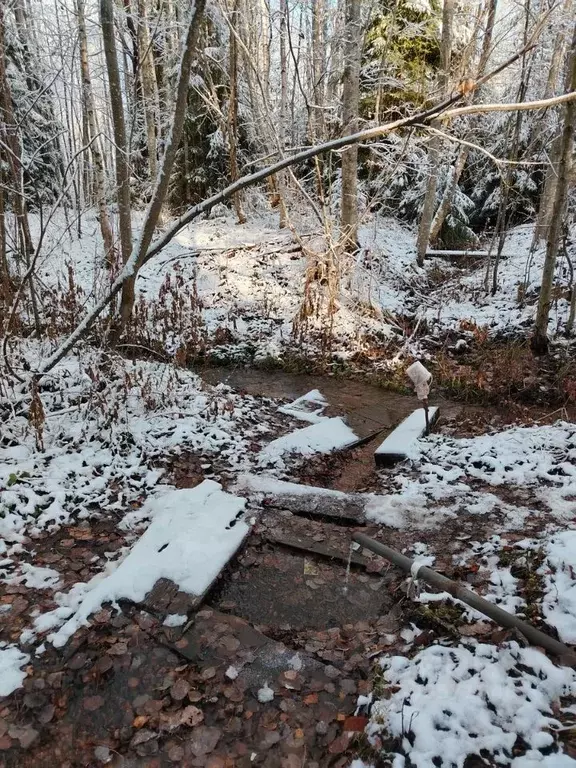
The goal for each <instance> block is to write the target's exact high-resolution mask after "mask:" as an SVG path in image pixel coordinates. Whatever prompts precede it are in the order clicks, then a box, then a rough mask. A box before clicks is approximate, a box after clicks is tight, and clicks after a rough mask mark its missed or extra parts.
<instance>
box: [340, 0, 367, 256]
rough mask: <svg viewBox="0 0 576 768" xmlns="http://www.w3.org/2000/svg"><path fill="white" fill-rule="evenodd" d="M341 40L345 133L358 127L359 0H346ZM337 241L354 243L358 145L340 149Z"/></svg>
mask: <svg viewBox="0 0 576 768" xmlns="http://www.w3.org/2000/svg"><path fill="white" fill-rule="evenodd" d="M345 13H346V28H345V40H344V57H345V60H344V74H343V76H342V81H343V88H342V133H343V135H344V136H348V135H350V134H352V133H356V131H357V130H358V107H359V103H360V58H361V55H362V44H361V37H362V35H361V33H360V0H346V9H345ZM340 238H341V245H342V246H343V247H344V249H345V250H346V251H348V252H353V251H355V250H356V248H357V246H358V145H357V144H354V145H353V146H351V147H348V148H347V149H345V150H343V152H342V195H341V203H340Z"/></svg>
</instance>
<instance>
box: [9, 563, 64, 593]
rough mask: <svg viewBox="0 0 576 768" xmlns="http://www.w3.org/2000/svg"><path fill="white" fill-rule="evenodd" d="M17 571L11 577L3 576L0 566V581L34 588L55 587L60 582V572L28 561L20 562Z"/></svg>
mask: <svg viewBox="0 0 576 768" xmlns="http://www.w3.org/2000/svg"><path fill="white" fill-rule="evenodd" d="M19 571H20V572H19V573H17V574H15V575H13V576H11V577H8V578H3V577H2V573H3V571H2V569H1V568H0V581H3V582H5V583H6V584H24V586H26V587H29V588H34V589H49V588H51V587H56V586H57V585H58V583H59V582H60V574H59V573H58V571H55V570H54V569H53V568H40V567H39V566H37V565H31V564H30V563H22V564H21V565H20V568H19Z"/></svg>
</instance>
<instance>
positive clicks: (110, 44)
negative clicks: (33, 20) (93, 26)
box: [100, 0, 132, 264]
mask: <svg viewBox="0 0 576 768" xmlns="http://www.w3.org/2000/svg"><path fill="white" fill-rule="evenodd" d="M100 24H101V25H102V39H103V41H104V56H105V58H106V69H107V71H108V83H109V86H110V106H111V107H112V124H113V127H114V143H115V145H116V146H115V150H116V186H117V191H116V194H117V196H118V218H119V220H120V245H121V248H122V263H123V264H126V262H127V261H128V259H129V258H130V254H131V253H132V210H131V203H130V164H129V160H128V142H127V141H126V125H125V123H124V105H123V103H122V86H121V85H120V73H119V71H118V55H117V53H116V38H115V35H114V6H113V0H100Z"/></svg>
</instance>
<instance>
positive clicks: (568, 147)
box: [531, 25, 576, 353]
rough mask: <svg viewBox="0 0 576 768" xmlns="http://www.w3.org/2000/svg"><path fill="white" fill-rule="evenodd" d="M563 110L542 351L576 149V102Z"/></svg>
mask: <svg viewBox="0 0 576 768" xmlns="http://www.w3.org/2000/svg"><path fill="white" fill-rule="evenodd" d="M566 90H567V91H568V92H574V91H576V25H575V26H574V33H573V37H572V44H571V47H570V52H569V55H568V66H567V75H566ZM564 109H565V112H564V127H563V129H562V136H561V141H560V154H559V162H558V179H557V181H556V193H555V195H554V206H553V208H552V216H551V219H550V226H549V229H548V237H547V240H546V258H545V261H544V269H543V271H542V286H541V288H540V296H539V299H538V309H537V312H536V322H535V325H534V335H533V336H532V339H531V347H532V349H533V350H534V351H535V352H539V353H542V352H546V351H547V350H548V320H549V317H550V307H551V305H552V286H553V282H554V271H555V269H556V260H557V256H558V248H559V246H560V239H561V234H562V227H563V222H564V217H565V215H566V199H567V195H568V185H569V181H570V174H571V166H572V152H573V149H574V130H575V127H576V103H575V102H574V101H569V102H567V103H566V106H565V108H564Z"/></svg>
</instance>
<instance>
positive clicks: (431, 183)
mask: <svg viewBox="0 0 576 768" xmlns="http://www.w3.org/2000/svg"><path fill="white" fill-rule="evenodd" d="M453 18H454V0H444V6H443V9H442V43H441V46H440V54H441V63H440V73H439V76H438V85H439V86H440V91H441V93H442V95H443V96H444V95H445V92H446V88H447V85H448V78H449V76H450V60H451V57H452V21H453ZM432 126H433V127H439V126H438V124H437V123H436V124H435V123H432ZM440 147H441V140H440V137H439V136H437V135H433V136H432V138H431V139H430V150H429V156H430V170H429V176H428V183H427V184H426V193H425V195H424V204H423V206H422V214H421V216H420V224H419V226H418V238H417V240H416V259H417V262H418V265H419V266H420V267H423V266H424V257H425V256H426V249H427V248H428V243H429V241H430V229H431V227H432V221H433V219H434V209H435V208H436V190H437V188H438V169H439V166H440Z"/></svg>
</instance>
